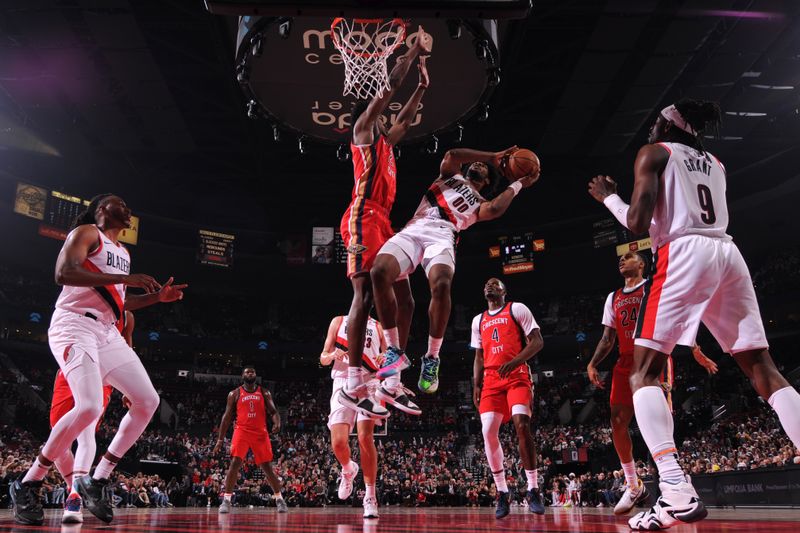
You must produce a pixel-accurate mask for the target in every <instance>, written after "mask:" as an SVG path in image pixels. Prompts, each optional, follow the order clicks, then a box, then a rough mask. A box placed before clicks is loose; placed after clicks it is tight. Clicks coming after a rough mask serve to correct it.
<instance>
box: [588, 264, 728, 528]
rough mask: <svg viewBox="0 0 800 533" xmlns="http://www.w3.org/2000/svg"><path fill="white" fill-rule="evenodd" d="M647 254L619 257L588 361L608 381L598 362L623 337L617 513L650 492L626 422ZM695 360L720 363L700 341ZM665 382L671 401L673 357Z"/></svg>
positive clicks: (616, 375)
mask: <svg viewBox="0 0 800 533" xmlns="http://www.w3.org/2000/svg"><path fill="white" fill-rule="evenodd" d="M645 266H646V261H645V258H644V257H643V256H642V255H641V254H640V253H638V252H628V253H626V254H625V255H623V256H622V257H620V258H619V273H620V274H622V277H624V278H625V286H624V287H623V288H621V289H618V290H616V291H614V292H612V293H610V294H609V295H608V298H607V299H606V304H605V308H604V310H603V326H604V327H605V329H604V330H603V336H602V337H601V338H600V341H599V342H598V343H597V348H595V351H594V356H593V357H592V360H591V361H589V365H588V366H587V368H586V372H587V373H588V375H589V380H590V381H591V382H592V383H593V384H594V385H596V386H597V387H599V388H601V389H603V388H605V384H604V383H603V381H602V380H601V379H600V374H599V372H598V371H597V366H598V365H599V364H600V363H601V362H602V361H603V360H604V359H605V358H606V357H607V356H608V354H609V353H610V352H611V349H612V348H613V347H614V341H615V340H616V339H619V358H618V359H617V361H616V363H615V364H614V370H613V372H612V378H611V398H610V404H611V430H612V440H613V442H614V448H615V449H616V450H617V455H618V456H619V461H620V464H621V466H622V471H623V472H624V473H625V482H626V484H627V488H626V489H625V493H624V494H623V495H622V497H621V498H620V500H619V502H617V505H616V506H615V507H614V514H625V513H628V512H629V511H630V510H631V509H633V507H634V506H635V505H636V504H638V503H639V502H643V501H645V500H647V498H648V493H647V489H646V488H645V486H644V483H642V481H641V480H640V479H639V477H638V476H637V475H636V463H635V462H634V460H633V441H632V440H631V436H630V433H628V427H629V426H630V423H631V420H632V419H633V393H632V392H631V386H630V375H631V366H632V365H633V337H634V332H635V330H636V320H637V318H638V316H639V309H640V306H641V303H642V297H643V296H644V285H645V282H646V281H647V280H646V279H644V276H643V274H644V270H645ZM692 353H693V354H694V357H695V360H696V361H697V362H698V364H700V365H701V366H702V367H703V368H705V369H706V370H708V372H709V373H710V374H714V373H716V372H717V365H716V363H714V361H712V360H711V359H709V358H708V357H706V356H705V355H704V354H703V352H702V351H701V350H700V348H699V347H697V346H695V347H694V348H693V350H692ZM661 385H662V387H663V388H664V392H665V393H666V394H667V401H668V402H669V403H670V405H672V402H671V396H670V395H671V391H672V385H673V370H672V357H669V358H668V359H667V364H666V366H665V367H664V371H663V372H662V374H661Z"/></svg>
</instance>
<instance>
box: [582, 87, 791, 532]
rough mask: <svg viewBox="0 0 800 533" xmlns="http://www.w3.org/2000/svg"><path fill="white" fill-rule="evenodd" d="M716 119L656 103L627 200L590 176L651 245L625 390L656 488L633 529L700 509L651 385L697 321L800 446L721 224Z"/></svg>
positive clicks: (692, 107) (691, 103) (707, 111)
mask: <svg viewBox="0 0 800 533" xmlns="http://www.w3.org/2000/svg"><path fill="white" fill-rule="evenodd" d="M720 120H721V112H720V109H719V106H718V105H717V104H716V103H713V102H705V101H699V100H689V99H685V100H681V101H679V102H676V103H675V104H674V105H670V106H668V107H666V108H664V109H663V110H662V111H661V112H660V113H659V115H658V117H657V119H656V121H655V123H654V124H653V126H652V127H651V129H650V136H649V138H648V142H649V144H647V145H645V146H643V147H642V148H641V149H640V150H639V153H638V155H637V156H636V162H635V163H634V179H635V181H634V187H633V195H632V199H631V205H630V206H628V205H627V204H625V202H623V201H622V199H621V198H620V197H619V196H618V195H617V194H616V186H615V184H614V182H613V181H612V180H611V179H610V178H608V177H607V176H598V177H596V178H594V179H593V180H592V182H591V183H590V184H589V187H590V190H592V191H593V194H597V195H600V196H603V197H604V203H605V204H606V206H607V207H608V208H609V210H610V211H611V212H612V214H614V216H615V217H617V219H618V220H619V221H620V222H622V223H623V224H625V225H626V226H627V227H629V228H630V229H631V231H633V232H634V233H642V232H645V231H647V230H648V229H649V231H650V238H651V240H652V243H653V249H654V250H655V258H654V262H655V268H654V271H653V275H652V277H651V279H650V280H649V281H648V282H647V284H646V286H645V294H644V298H643V300H642V312H641V314H640V316H639V319H638V322H637V325H636V335H635V341H634V344H635V348H634V353H633V367H632V369H631V390H632V391H633V405H634V409H635V411H636V420H637V421H638V423H639V429H640V430H641V432H642V437H643V438H644V440H645V442H646V443H647V447H648V448H649V449H650V453H651V454H652V455H653V459H654V460H655V462H656V465H657V466H658V472H659V475H660V478H661V483H660V485H659V488H660V489H661V497H660V498H659V499H658V501H657V502H656V504H655V505H654V506H653V507H652V508H651V509H650V510H648V511H646V512H642V513H638V514H637V515H635V516H634V517H633V518H631V519H630V520H629V522H628V524H629V525H630V527H631V528H632V529H664V528H668V527H670V526H672V525H674V524H676V523H679V522H694V521H697V520H702V519H703V518H705V517H706V516H707V514H708V511H706V509H705V507H704V506H703V503H702V501H700V498H699V497H698V496H697V493H696V492H695V490H694V488H693V487H692V485H691V484H690V483H689V482H688V481H687V479H686V477H685V475H684V473H683V471H682V470H681V467H680V465H679V464H678V456H677V448H676V446H675V441H674V438H673V420H672V413H671V412H670V409H669V406H668V405H667V402H666V400H665V399H664V395H663V394H662V393H661V388H660V387H659V384H658V376H659V375H660V373H661V372H662V371H663V368H664V365H665V363H666V360H667V354H669V353H671V352H672V349H673V347H674V346H675V345H676V344H684V345H691V344H692V342H693V341H694V338H695V335H696V334H697V328H698V327H699V324H700V322H701V321H702V322H703V323H704V324H705V325H706V326H707V327H708V329H709V331H710V332H711V334H712V335H714V337H715V338H716V339H717V342H719V345H720V346H721V347H722V349H723V350H724V351H725V352H728V353H730V354H731V355H732V356H733V358H734V359H735V360H736V362H737V363H738V365H739V366H740V367H741V369H742V370H743V371H744V373H745V375H747V377H748V378H749V379H750V382H751V383H752V384H753V387H754V388H755V389H756V391H757V392H758V394H759V395H760V396H761V397H762V398H763V399H765V400H767V401H768V402H769V404H770V406H772V408H773V409H775V412H776V413H777V415H778V418H779V419H780V422H781V425H782V426H783V428H784V430H785V431H786V433H787V434H788V436H789V438H790V439H791V440H792V442H793V443H794V445H795V447H800V394H798V392H797V391H796V390H795V389H794V388H793V387H791V386H790V385H789V383H788V382H787V381H786V379H785V378H784V377H783V376H782V375H781V374H780V372H779V371H778V369H777V368H776V367H775V363H774V362H773V360H772V357H771V356H770V353H769V350H768V343H767V338H766V334H765V332H764V325H763V323H762V322H761V315H760V313H759V309H758V302H757V300H756V295H755V290H754V289H753V283H752V280H751V278H750V272H749V271H748V269H747V265H746V264H745V261H744V258H743V257H742V255H741V253H740V252H739V249H738V248H737V246H736V245H735V244H734V243H733V241H732V239H731V237H730V236H729V235H728V234H727V233H726V230H727V227H728V205H727V202H726V199H725V190H726V172H725V167H723V166H722V163H720V162H719V160H718V159H717V158H716V157H714V156H713V155H712V154H711V153H709V152H707V151H706V150H705V149H704V148H703V145H702V140H701V139H702V135H703V132H704V131H705V130H706V129H707V128H709V127H711V128H713V129H716V128H718V126H719V124H720Z"/></svg>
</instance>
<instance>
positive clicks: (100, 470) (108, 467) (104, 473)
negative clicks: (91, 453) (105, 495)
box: [92, 455, 117, 479]
mask: <svg viewBox="0 0 800 533" xmlns="http://www.w3.org/2000/svg"><path fill="white" fill-rule="evenodd" d="M116 466H117V463H112V462H111V461H109V460H108V459H106V457H105V455H104V456H103V458H102V459H100V462H99V463H97V466H96V467H95V469H94V475H93V476H92V478H93V479H108V476H110V475H111V472H113V471H114V468H116Z"/></svg>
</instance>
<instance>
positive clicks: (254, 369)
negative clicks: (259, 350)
mask: <svg viewBox="0 0 800 533" xmlns="http://www.w3.org/2000/svg"><path fill="white" fill-rule="evenodd" d="M250 369H252V370H253V372H255V371H256V367H254V366H253V365H246V366H245V367H244V368H242V374H244V372H245V370H250Z"/></svg>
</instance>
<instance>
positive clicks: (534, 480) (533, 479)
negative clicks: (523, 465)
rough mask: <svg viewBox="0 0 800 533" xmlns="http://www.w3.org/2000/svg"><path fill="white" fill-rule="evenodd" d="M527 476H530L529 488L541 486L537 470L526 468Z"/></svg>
mask: <svg viewBox="0 0 800 533" xmlns="http://www.w3.org/2000/svg"><path fill="white" fill-rule="evenodd" d="M525 477H526V478H528V490H534V489H538V488H539V473H538V472H537V471H536V470H525Z"/></svg>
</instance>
